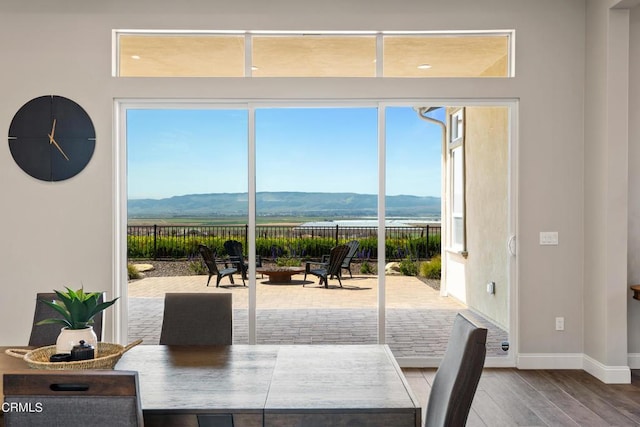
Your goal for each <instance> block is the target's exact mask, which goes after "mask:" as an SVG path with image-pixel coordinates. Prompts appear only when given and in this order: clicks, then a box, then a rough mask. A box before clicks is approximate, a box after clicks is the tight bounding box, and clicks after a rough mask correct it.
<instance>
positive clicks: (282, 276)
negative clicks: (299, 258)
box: [256, 267, 304, 283]
mask: <svg viewBox="0 0 640 427" xmlns="http://www.w3.org/2000/svg"><path fill="white" fill-rule="evenodd" d="M256 272H257V273H260V274H266V275H267V276H268V277H269V280H267V281H266V282H263V283H291V276H293V275H294V274H299V273H304V267H258V268H256Z"/></svg>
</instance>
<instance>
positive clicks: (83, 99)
mask: <svg viewBox="0 0 640 427" xmlns="http://www.w3.org/2000/svg"><path fill="white" fill-rule="evenodd" d="M114 28H122V29H131V28H147V29H219V30H221V29H257V30H294V29H321V30H332V29H333V30H358V29H362V30H452V29H454V30H467V29H468V30H483V29H510V28H515V29H516V34H517V35H516V48H517V53H516V77H515V78H513V79H508V80H507V79H437V80H427V79H424V80H411V79H406V80H402V79H339V78H338V79H324V80H323V79H265V80H260V79H180V78H173V79H144V78H128V79H118V78H114V77H112V76H111V74H110V73H111V30H112V29H114ZM0 36H1V37H0V40H2V45H0V51H1V52H2V54H3V60H4V61H3V62H4V63H5V64H8V65H7V66H5V67H3V68H2V71H0V73H2V74H1V75H0V85H2V87H1V88H2V93H3V95H4V102H3V103H2V104H0V133H2V134H4V135H7V131H8V127H9V123H10V121H11V118H12V117H13V115H14V114H15V112H16V111H17V109H18V108H19V107H20V106H21V105H22V104H24V103H25V102H26V101H28V100H29V99H31V98H34V97H36V96H40V95H44V94H58V95H62V96H66V97H69V98H71V99H74V100H75V101H77V102H78V103H80V104H81V105H82V106H83V107H84V108H85V110H87V112H88V113H89V114H90V116H91V117H92V119H93V121H94V124H95V127H96V133H97V138H98V141H97V145H96V152H95V154H94V158H93V160H92V161H91V163H90V164H89V166H88V167H87V169H85V171H83V172H82V173H81V174H80V175H78V176H76V177H75V178H73V179H71V180H69V181H67V182H63V183H58V184H47V183H41V182H36V181H34V180H33V179H31V178H29V177H28V176H26V175H25V174H24V173H23V172H22V171H21V170H20V169H19V168H17V167H16V166H15V164H14V163H13V160H12V159H11V155H10V153H9V150H8V144H6V143H5V145H4V147H5V148H4V149H2V150H0V194H2V196H3V201H4V203H3V205H4V209H3V210H2V213H1V215H2V219H3V224H5V227H4V230H3V237H4V238H3V240H4V241H5V242H9V244H5V245H0V260H1V262H2V265H3V268H1V269H0V283H4V284H5V288H6V292H5V298H3V299H2V300H1V301H0V322H1V323H4V324H11V325H14V326H13V328H11V329H8V330H5V331H3V332H2V334H1V335H0V344H5V345H8V344H19V343H24V342H26V339H27V337H28V333H29V329H30V323H31V316H32V310H33V303H34V301H33V296H34V295H35V292H36V291H39V290H49V289H52V288H58V287H60V286H63V285H72V286H75V285H78V284H79V283H83V284H84V285H85V287H86V288H87V289H90V290H100V289H106V290H112V287H113V286H114V283H115V280H114V273H113V268H112V265H113V264H114V259H113V250H112V245H113V233H114V231H113V229H112V224H113V219H114V218H113V217H114V209H113V206H114V201H113V188H112V183H113V182H114V176H113V164H112V163H113V153H112V148H113V147H112V144H113V140H114V135H113V129H112V121H113V117H112V108H113V100H114V98H121V97H122V98H137V97H141V98H168V99H170V98H191V99H198V98H212V99H220V98H224V99H232V98H248V99H279V98H282V99H297V98H314V99H322V98H342V97H347V98H375V99H385V98H459V99H464V98H487V99H495V98H508V99H519V100H520V103H519V105H520V111H519V120H520V127H519V132H520V133H519V149H520V158H519V163H520V164H519V177H518V182H519V188H518V194H519V206H518V207H517V208H518V212H519V217H518V257H519V261H518V262H519V264H518V271H519V278H518V281H519V295H520V298H519V305H518V311H519V319H518V321H519V338H520V340H519V342H520V348H519V349H518V350H519V352H521V353H536V354H538V353H553V354H562V353H567V354H573V353H581V352H583V350H584V335H585V334H584V329H583V324H584V320H585V319H586V318H588V317H589V316H591V315H592V313H591V312H589V313H588V314H585V313H584V312H583V305H582V303H581V302H582V301H583V298H584V297H583V282H584V279H583V277H584V276H583V270H584V255H583V254H584V243H585V237H584V236H585V227H584V220H583V215H582V207H583V206H584V205H585V203H584V191H583V189H584V185H583V177H584V169H583V161H582V159H583V156H584V145H583V144H584V133H583V105H584V81H585V80H584V73H585V69H584V64H585V3H584V1H583V0H563V1H560V2H559V1H557V0H538V1H536V2H530V1H524V0H520V1H513V0H473V1H472V0H450V1H448V2H438V1H435V0H430V1H425V0H410V1H403V2H393V1H380V2H375V3H373V2H369V1H366V0H354V1H351V2H347V3H345V2H341V1H339V0H328V1H325V2H310V1H296V0H278V1H272V2H268V3H265V2H259V1H257V0H251V1H236V2H222V1H205V0H185V1H183V2H172V1H168V0H140V1H137V2H129V1H125V0H114V1H110V2H102V3H87V2H85V1H81V0H61V1H58V2H55V4H53V3H51V2H48V1H45V0H33V1H30V2H28V3H26V2H23V1H21V0H5V1H3V2H2V3H1V4H0ZM558 112H562V113H561V114H559V113H558ZM596 185H598V184H597V182H596ZM540 231H558V232H559V236H560V245H559V246H557V247H555V248H553V249H550V248H549V247H542V246H540V245H539V244H538V233H539V232H540ZM590 231H591V230H590ZM576 302H577V303H576ZM625 303H626V302H625ZM590 309H594V311H595V312H596V313H597V311H598V307H590ZM559 315H562V316H564V317H565V320H566V330H565V331H564V333H562V334H560V333H557V332H555V331H554V328H553V326H554V318H555V317H556V316H559ZM606 327H608V326H605V328H606ZM108 332H109V331H108ZM614 351H616V350H614ZM593 354H594V355H595V356H596V357H600V354H601V353H600V352H598V351H597V350H596V349H594V350H593ZM603 362H605V363H607V362H608V361H607V359H606V357H605V358H603Z"/></svg>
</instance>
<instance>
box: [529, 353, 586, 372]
mask: <svg viewBox="0 0 640 427" xmlns="http://www.w3.org/2000/svg"><path fill="white" fill-rule="evenodd" d="M582 360H583V354H582V353H560V354H553V353H524V354H522V353H521V354H519V355H518V358H517V361H516V367H517V368H518V369H582V368H583V366H584V365H583V363H582Z"/></svg>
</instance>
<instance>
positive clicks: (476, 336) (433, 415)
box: [424, 313, 487, 427]
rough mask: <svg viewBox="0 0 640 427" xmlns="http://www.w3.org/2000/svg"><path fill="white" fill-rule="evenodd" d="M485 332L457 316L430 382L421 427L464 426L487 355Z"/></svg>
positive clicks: (462, 317)
mask: <svg viewBox="0 0 640 427" xmlns="http://www.w3.org/2000/svg"><path fill="white" fill-rule="evenodd" d="M486 342H487V329H486V328H480V327H478V326H476V325H475V324H473V323H472V322H471V321H469V320H468V319H467V318H466V317H464V316H463V315H462V314H460V313H458V314H457V315H456V318H455V320H454V322H453V329H452V331H451V336H450V337H449V343H448V345H447V350H446V352H445V354H444V358H443V359H442V362H441V363H440V366H439V367H438V370H437V371H436V376H435V378H434V380H433V385H432V387H431V393H430V394H429V402H428V404H427V415H426V418H425V424H424V426H425V427H445V426H447V427H450V426H464V425H465V424H466V422H467V417H468V416H469V411H470V409H471V402H472V401H473V397H474V395H475V393H476V389H477V388H478V383H479V382H480V376H481V375H482V368H483V367H484V360H485V356H486V353H487V348H486Z"/></svg>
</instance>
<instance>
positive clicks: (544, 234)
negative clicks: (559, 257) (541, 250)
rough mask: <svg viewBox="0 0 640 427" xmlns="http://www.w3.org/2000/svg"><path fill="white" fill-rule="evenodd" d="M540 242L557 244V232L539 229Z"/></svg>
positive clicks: (542, 243) (546, 244)
mask: <svg viewBox="0 0 640 427" xmlns="http://www.w3.org/2000/svg"><path fill="white" fill-rule="evenodd" d="M540 244H541V245H545V246H548V245H553V246H557V245H558V232H557V231H541V232H540Z"/></svg>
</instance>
